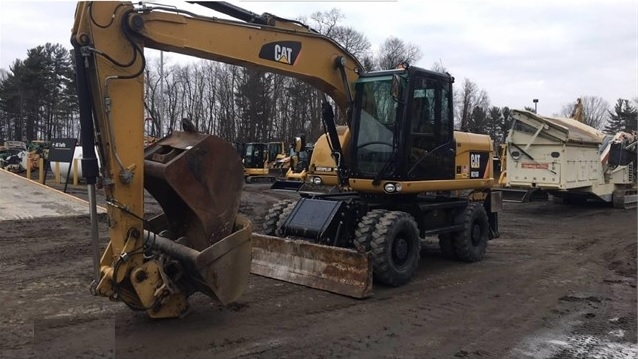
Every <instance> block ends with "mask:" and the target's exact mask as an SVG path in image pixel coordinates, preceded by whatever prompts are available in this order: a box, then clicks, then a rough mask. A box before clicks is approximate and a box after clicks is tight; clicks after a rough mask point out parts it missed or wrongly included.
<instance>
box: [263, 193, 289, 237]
mask: <svg viewBox="0 0 638 359" xmlns="http://www.w3.org/2000/svg"><path fill="white" fill-rule="evenodd" d="M292 202H293V200H291V199H283V200H281V201H279V202H277V203H275V204H274V205H273V206H272V207H271V208H270V209H269V210H268V213H266V218H264V234H267V235H269V236H274V235H276V234H277V228H278V227H277V223H279V217H280V216H281V213H282V212H283V211H284V209H286V207H288V205H289V204H291V203H292Z"/></svg>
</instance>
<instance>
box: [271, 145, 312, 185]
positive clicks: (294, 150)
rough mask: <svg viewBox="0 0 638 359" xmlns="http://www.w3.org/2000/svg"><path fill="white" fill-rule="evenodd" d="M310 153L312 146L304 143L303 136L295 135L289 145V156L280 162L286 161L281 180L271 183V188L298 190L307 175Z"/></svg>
mask: <svg viewBox="0 0 638 359" xmlns="http://www.w3.org/2000/svg"><path fill="white" fill-rule="evenodd" d="M311 155H312V148H310V147H309V146H308V145H307V144H306V139H305V136H298V137H295V138H294V139H293V141H292V143H291V145H290V153H289V156H288V157H286V158H285V160H283V161H282V162H285V163H286V165H285V166H286V167H283V166H282V168H286V172H285V176H284V179H283V180H277V181H276V182H275V183H273V184H272V186H271V187H270V189H272V190H285V191H291V190H292V191H298V190H299V189H300V187H301V186H302V185H303V184H304V183H305V181H306V178H307V176H308V161H309V158H310V157H311Z"/></svg>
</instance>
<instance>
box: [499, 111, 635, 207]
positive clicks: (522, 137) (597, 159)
mask: <svg viewBox="0 0 638 359" xmlns="http://www.w3.org/2000/svg"><path fill="white" fill-rule="evenodd" d="M512 117H513V119H514V121H513V123H512V128H511V129H510V131H509V134H508V136H507V146H506V147H507V151H508V153H507V164H506V165H507V186H510V187H518V188H526V189H532V188H540V189H541V190H543V191H546V192H548V193H550V194H552V195H553V196H555V197H559V198H563V199H564V200H567V201H578V202H584V201H587V199H598V200H602V201H605V202H613V204H614V206H616V207H623V208H628V207H634V206H635V204H636V200H637V198H638V195H637V194H636V168H637V166H636V162H637V161H636V134H635V133H633V134H630V133H626V132H619V133H617V134H616V135H614V136H610V135H606V134H604V133H602V132H601V131H598V130H596V129H594V128H592V127H590V126H587V125H585V124H583V123H581V122H578V121H576V120H574V119H572V118H554V117H545V116H539V115H536V114H535V113H533V112H529V111H522V110H513V111H512Z"/></svg>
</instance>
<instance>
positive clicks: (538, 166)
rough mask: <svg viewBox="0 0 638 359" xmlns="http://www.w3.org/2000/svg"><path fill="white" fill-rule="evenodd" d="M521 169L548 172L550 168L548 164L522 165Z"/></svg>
mask: <svg viewBox="0 0 638 359" xmlns="http://www.w3.org/2000/svg"><path fill="white" fill-rule="evenodd" d="M521 168H526V169H530V170H546V169H548V168H549V164H548V163H529V162H528V163H521Z"/></svg>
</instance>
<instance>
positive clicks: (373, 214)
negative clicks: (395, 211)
mask: <svg viewBox="0 0 638 359" xmlns="http://www.w3.org/2000/svg"><path fill="white" fill-rule="evenodd" d="M387 212H388V210H385V209H373V210H372V211H370V212H368V213H366V215H365V216H363V218H361V220H360V221H359V223H358V224H357V229H356V230H355V232H354V241H353V242H354V243H353V244H354V246H355V248H356V249H357V250H358V251H359V252H369V251H370V249H371V248H370V242H371V241H372V233H374V231H375V230H376V225H377V223H378V222H379V218H381V217H382V216H383V215H384V214H386V213H387Z"/></svg>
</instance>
